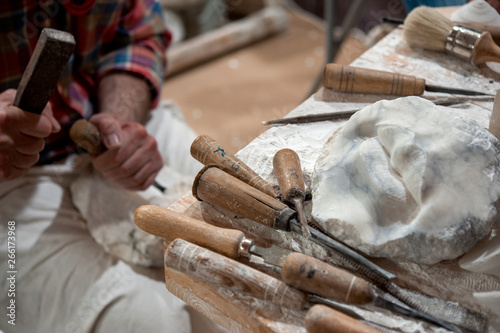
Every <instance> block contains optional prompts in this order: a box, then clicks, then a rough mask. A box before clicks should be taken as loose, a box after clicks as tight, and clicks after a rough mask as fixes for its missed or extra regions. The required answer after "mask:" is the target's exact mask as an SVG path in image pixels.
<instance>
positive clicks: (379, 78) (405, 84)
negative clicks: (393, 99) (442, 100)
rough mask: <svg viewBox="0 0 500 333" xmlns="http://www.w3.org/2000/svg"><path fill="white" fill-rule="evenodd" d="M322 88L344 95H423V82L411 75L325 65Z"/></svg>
mask: <svg viewBox="0 0 500 333" xmlns="http://www.w3.org/2000/svg"><path fill="white" fill-rule="evenodd" d="M323 86H324V87H325V88H329V89H332V90H335V91H340V92H346V93H361V94H384V95H396V96H411V95H416V96H419V95H422V94H423V93H424V90H425V80H424V79H421V78H417V77H414V76H411V75H403V74H397V73H390V72H383V71H377V70H373V69H366V68H357V67H351V66H342V65H338V64H327V65H326V66H325V70H324V72H323Z"/></svg>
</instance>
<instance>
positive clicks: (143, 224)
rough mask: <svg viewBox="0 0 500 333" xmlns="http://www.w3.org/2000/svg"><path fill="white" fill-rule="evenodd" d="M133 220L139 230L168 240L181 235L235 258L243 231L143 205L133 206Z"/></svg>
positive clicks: (165, 209) (241, 240) (242, 238)
mask: <svg viewBox="0 0 500 333" xmlns="http://www.w3.org/2000/svg"><path fill="white" fill-rule="evenodd" d="M134 222H135V224H136V225H137V226H138V227H139V228H141V229H142V230H144V231H146V232H148V233H150V234H153V235H155V236H158V237H162V238H165V239H167V240H174V239H176V238H182V239H184V240H186V241H188V242H192V243H195V244H198V245H200V246H203V247H206V248H209V249H211V250H213V251H216V252H218V253H220V254H223V255H225V256H226V257H229V258H233V259H237V258H238V257H239V256H240V244H241V243H242V242H243V240H244V239H245V234H244V233H243V232H241V231H239V230H234V229H225V228H218V227H216V226H213V225H210V224H208V223H205V222H203V221H199V220H196V219H194V218H191V217H188V216H186V215H183V214H180V213H177V212H174V211H173V210H170V209H167V208H163V207H159V206H152V205H144V206H141V207H139V208H137V209H136V211H135V213H134Z"/></svg>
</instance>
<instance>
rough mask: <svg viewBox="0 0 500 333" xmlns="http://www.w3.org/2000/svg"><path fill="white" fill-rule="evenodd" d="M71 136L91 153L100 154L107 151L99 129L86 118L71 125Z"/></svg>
mask: <svg viewBox="0 0 500 333" xmlns="http://www.w3.org/2000/svg"><path fill="white" fill-rule="evenodd" d="M69 136H70V137H71V140H73V142H74V143H76V144H77V145H78V146H79V147H81V148H83V149H85V150H86V151H88V152H89V153H90V154H91V155H99V154H101V153H103V152H104V151H106V147H105V146H104V144H103V143H102V140H101V133H100V132H99V129H98V128H97V126H95V125H94V124H92V123H90V122H88V121H87V120H85V119H79V120H77V121H75V123H74V124H73V125H72V126H71V129H70V131H69Z"/></svg>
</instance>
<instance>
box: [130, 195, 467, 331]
mask: <svg viewBox="0 0 500 333" xmlns="http://www.w3.org/2000/svg"><path fill="white" fill-rule="evenodd" d="M134 221H135V223H136V225H137V226H138V227H139V228H141V229H142V230H144V231H146V232H148V233H151V234H153V235H155V236H158V237H163V238H166V239H170V240H171V239H176V238H182V239H183V240H185V241H187V242H191V243H195V244H197V245H199V246H202V247H204V248H207V249H209V250H212V251H215V252H217V253H220V254H222V255H224V256H226V257H229V258H231V259H240V258H241V257H245V258H248V259H250V258H251V256H252V255H256V256H258V257H260V258H262V259H263V260H264V262H265V263H267V264H270V265H273V266H276V267H278V268H280V270H281V278H282V280H283V282H285V283H286V284H287V285H288V286H291V287H294V288H296V289H298V290H301V291H303V292H306V293H311V294H314V295H318V296H320V297H323V298H328V299H333V300H334V301H338V302H343V303H347V304H357V305H359V304H363V305H368V304H373V305H375V306H378V307H381V308H384V309H388V310H391V311H393V312H395V313H398V314H402V315H405V316H408V317H411V318H416V319H421V320H425V321H427V322H430V323H433V324H435V325H439V326H442V327H445V328H447V329H451V330H452V331H454V332H460V331H461V330H460V329H459V328H457V327H454V326H453V325H451V324H449V323H446V322H443V321H440V320H437V319H435V318H433V317H431V316H429V315H426V314H423V313H421V312H419V311H416V310H414V309H411V308H409V307H407V306H403V305H399V304H397V303H394V302H393V301H390V300H388V299H387V298H384V297H382V296H380V295H377V294H376V293H375V292H374V289H373V288H372V287H371V286H370V285H369V284H368V283H366V282H365V281H363V280H362V279H359V278H357V277H356V276H355V275H353V274H351V273H348V272H346V271H343V270H341V269H338V268H336V267H333V266H331V265H328V264H326V263H324V262H322V261H319V260H317V259H315V258H312V257H310V256H307V255H305V254H302V253H297V252H293V251H290V250H287V249H284V248H281V247H279V246H275V245H273V246H271V247H270V248H264V247H260V246H257V245H255V242H254V241H253V240H252V239H249V238H247V237H245V234H244V233H243V232H241V231H239V230H233V229H224V228H218V227H215V226H212V225H210V224H207V223H204V222H202V221H199V220H196V219H193V218H190V217H188V216H185V215H183V214H180V213H177V212H174V211H172V210H169V209H166V208H162V207H158V206H149V205H145V206H141V207H139V208H138V209H137V210H136V212H135V213H134ZM165 262H167V260H166V261H165ZM172 266H174V267H175V266H176V264H172ZM169 267H170V266H169Z"/></svg>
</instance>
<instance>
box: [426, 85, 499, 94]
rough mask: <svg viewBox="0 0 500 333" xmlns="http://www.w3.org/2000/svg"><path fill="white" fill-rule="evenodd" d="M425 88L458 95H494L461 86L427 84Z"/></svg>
mask: <svg viewBox="0 0 500 333" xmlns="http://www.w3.org/2000/svg"><path fill="white" fill-rule="evenodd" d="M425 90H427V91H433V92H442V93H448V94H456V95H467V96H493V95H492V94H487V93H483V92H480V91H473V90H467V89H460V88H448V87H441V86H435V85H432V84H426V85H425Z"/></svg>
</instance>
